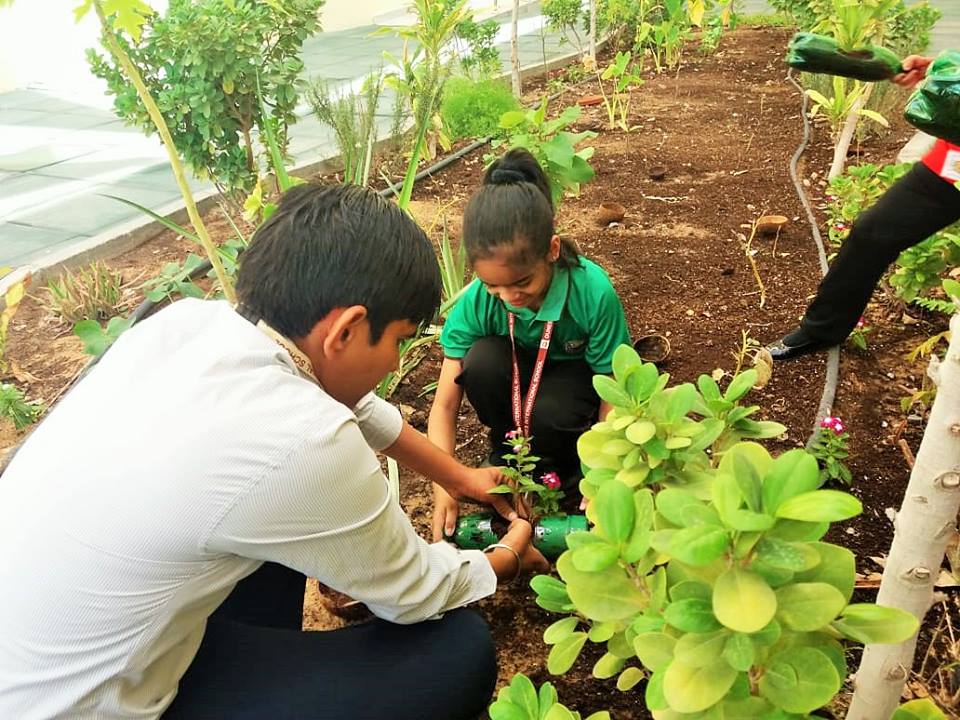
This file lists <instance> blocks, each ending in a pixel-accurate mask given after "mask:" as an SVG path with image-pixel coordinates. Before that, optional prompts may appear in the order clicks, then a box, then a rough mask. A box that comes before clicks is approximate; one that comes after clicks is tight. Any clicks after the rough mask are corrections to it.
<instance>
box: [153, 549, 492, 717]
mask: <svg viewBox="0 0 960 720" xmlns="http://www.w3.org/2000/svg"><path fill="white" fill-rule="evenodd" d="M305 581H306V578H304V576H303V575H301V574H300V573H298V572H295V571H293V570H290V569H288V568H286V567H283V566H280V565H276V564H273V563H266V564H264V565H263V566H262V567H261V568H260V569H259V570H257V571H256V572H255V573H253V574H252V575H250V576H249V577H247V578H245V579H244V580H243V581H241V582H240V583H238V584H237V587H236V588H235V589H234V591H233V592H232V593H231V594H230V596H229V597H228V598H227V600H226V601H224V603H223V605H221V606H220V607H219V608H218V609H217V611H216V612H215V613H214V614H213V615H212V616H211V617H210V620H209V622H208V624H207V630H206V633H205V634H204V637H203V642H202V643H201V645H200V649H199V651H198V652H197V656H196V658H194V660H193V663H192V664H191V665H190V667H189V668H188V669H187V672H186V674H185V675H184V677H183V679H182V680H181V681H180V689H179V692H178V694H177V697H176V699H175V700H174V702H173V704H172V705H171V706H170V707H169V709H168V710H167V712H166V713H164V715H163V720H347V719H349V720H424V719H425V718H431V720H474V719H475V718H477V717H478V716H479V715H480V714H481V712H482V711H483V710H484V709H485V708H486V706H487V703H489V702H490V699H491V695H492V693H493V688H494V684H495V682H496V676H497V667H496V655H495V651H494V646H493V639H492V637H491V635H490V630H489V628H488V627H487V624H486V622H484V620H483V619H482V618H481V617H480V616H479V615H478V614H477V613H475V612H474V611H472V610H465V609H459V610H454V611H452V612H449V613H447V614H445V615H444V616H443V618H441V619H440V620H429V621H425V622H421V623H417V624H415V625H396V624H393V623H388V622H385V621H383V620H373V621H371V622H369V623H366V624H364V625H356V626H352V627H347V628H344V629H342V630H332V631H329V632H302V631H301V630H300V626H301V616H302V613H303V592H304V587H305V585H304V583H305Z"/></svg>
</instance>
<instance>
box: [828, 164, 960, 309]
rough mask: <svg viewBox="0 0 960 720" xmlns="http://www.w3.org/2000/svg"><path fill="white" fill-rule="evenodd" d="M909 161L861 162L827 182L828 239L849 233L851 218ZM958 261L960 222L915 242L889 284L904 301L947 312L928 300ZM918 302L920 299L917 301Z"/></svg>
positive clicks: (899, 260)
mask: <svg viewBox="0 0 960 720" xmlns="http://www.w3.org/2000/svg"><path fill="white" fill-rule="evenodd" d="M910 167H911V166H910V164H901V165H887V166H885V167H883V168H878V167H877V166H876V165H869V164H868V165H860V166H857V167H851V168H847V171H846V173H844V174H843V175H840V176H838V177H836V178H834V179H833V180H831V181H830V185H829V186H828V187H827V201H828V204H827V207H826V210H827V218H828V222H829V226H828V233H829V237H830V241H831V242H832V243H833V244H834V245H837V246H839V245H840V244H842V243H843V242H844V241H845V240H846V238H847V236H848V235H849V234H850V229H851V227H852V225H853V222H854V220H855V219H856V218H857V217H858V216H859V215H860V214H861V213H862V212H863V211H864V210H866V209H867V208H868V207H870V206H871V205H873V203H874V202H876V201H877V200H878V199H879V198H880V196H881V195H883V193H884V192H886V190H887V188H889V187H890V186H891V185H892V184H893V183H894V182H896V181H897V180H899V179H900V178H901V177H903V176H904V175H905V174H906V173H907V172H908V171H909V169H910ZM958 264H960V223H957V224H954V225H951V226H950V227H948V228H945V229H944V230H941V231H940V232H938V233H936V234H935V235H932V236H930V237H929V238H927V239H926V240H924V241H923V242H921V243H919V244H917V245H914V246H913V247H912V248H909V249H907V250H905V251H904V252H902V253H901V254H900V257H898V258H897V262H896V269H895V270H894V272H893V274H892V275H891V276H890V285H891V286H893V288H894V291H895V292H896V294H897V296H898V297H900V298H901V299H902V300H904V301H906V302H917V303H918V304H921V305H923V306H924V307H927V308H928V309H943V310H946V311H949V306H946V305H942V306H941V305H939V304H938V303H933V304H931V303H928V302H927V301H925V300H924V298H928V299H929V300H935V299H936V298H931V297H930V291H931V290H932V289H934V288H938V287H939V286H940V285H941V282H942V279H943V276H944V274H945V273H946V272H947V271H948V270H950V269H951V268H953V267H956V266H957V265H958ZM918 301H919V302H918Z"/></svg>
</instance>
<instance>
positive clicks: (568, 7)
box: [540, 0, 589, 55]
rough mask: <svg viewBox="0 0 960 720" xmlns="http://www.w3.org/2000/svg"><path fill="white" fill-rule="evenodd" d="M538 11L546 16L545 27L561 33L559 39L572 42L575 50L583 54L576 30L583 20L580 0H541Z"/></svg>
mask: <svg viewBox="0 0 960 720" xmlns="http://www.w3.org/2000/svg"><path fill="white" fill-rule="evenodd" d="M540 11H541V12H542V13H543V17H544V18H546V21H547V28H548V29H549V30H550V31H552V32H558V33H563V37H562V38H561V40H565V41H566V42H572V43H573V44H574V45H575V46H576V48H577V52H578V53H580V54H581V55H583V53H584V45H583V39H582V38H581V37H580V33H579V32H578V30H577V28H578V26H580V24H581V23H582V20H583V14H584V4H583V2H582V0H543V2H541V3H540ZM588 12H589V11H588Z"/></svg>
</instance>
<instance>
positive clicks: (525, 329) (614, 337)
mask: <svg viewBox="0 0 960 720" xmlns="http://www.w3.org/2000/svg"><path fill="white" fill-rule="evenodd" d="M507 310H509V311H511V312H512V313H513V314H514V315H516V317H517V322H516V328H515V333H516V341H517V345H518V346H519V347H521V348H524V349H526V350H530V351H536V349H537V348H538V347H539V345H540V337H541V335H542V334H543V325H544V323H545V322H547V321H549V320H553V321H554V322H556V325H555V326H554V329H553V339H552V340H551V341H550V351H549V353H548V355H547V357H548V358H550V359H551V360H584V361H585V362H586V363H587V364H588V365H589V366H590V367H591V368H592V369H593V371H594V372H596V373H599V374H609V373H610V372H612V370H613V365H612V363H613V351H614V350H616V349H617V347H618V346H619V345H621V344H622V343H629V342H630V332H629V330H627V319H626V317H625V316H624V314H623V306H622V305H621V304H620V298H618V297H617V293H616V291H615V290H614V289H613V285H612V284H611V283H610V278H609V277H608V276H607V273H606V272H605V271H604V270H603V268H601V267H600V266H599V265H597V264H596V263H593V262H591V261H589V260H587V259H586V258H580V264H579V265H575V266H573V267H571V268H562V267H559V266H557V267H556V268H555V270H554V273H553V280H551V282H550V288H549V289H548V290H547V295H546V297H545V298H544V300H543V304H542V305H541V306H540V309H539V310H538V311H534V310H530V309H529V308H514V307H512V306H510V305H507V304H506V303H504V302H501V300H500V299H499V298H497V297H495V296H493V295H491V294H490V293H488V292H487V289H486V288H485V287H484V285H483V283H482V282H480V280H479V279H475V280H474V281H473V282H472V283H470V285H469V287H468V288H467V290H466V292H464V294H463V296H462V297H461V298H460V300H459V302H457V304H456V305H455V306H454V308H453V310H451V311H450V315H449V316H448V317H447V320H446V322H445V323H444V325H443V332H442V333H441V335H440V344H441V345H443V351H444V354H446V356H447V357H450V358H462V357H463V356H464V355H466V354H467V350H469V349H470V347H471V346H472V345H473V343H474V342H476V341H477V340H479V339H480V338H483V337H487V336H489V335H499V336H507V335H509V333H510V331H509V327H508V325H507Z"/></svg>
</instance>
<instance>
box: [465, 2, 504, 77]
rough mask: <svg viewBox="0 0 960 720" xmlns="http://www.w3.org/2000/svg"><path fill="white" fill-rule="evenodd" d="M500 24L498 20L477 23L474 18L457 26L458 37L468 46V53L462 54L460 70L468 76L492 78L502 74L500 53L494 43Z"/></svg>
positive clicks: (469, 18)
mask: <svg viewBox="0 0 960 720" xmlns="http://www.w3.org/2000/svg"><path fill="white" fill-rule="evenodd" d="M499 30H500V23H498V22H497V21H496V20H484V21H483V22H479V23H478V22H476V21H475V20H474V19H473V18H472V17H468V18H467V19H465V20H463V21H461V22H460V24H459V25H457V37H458V38H459V39H460V40H462V41H463V42H465V43H466V44H467V47H468V48H469V50H470V51H469V52H468V53H461V55H460V68H461V69H462V70H463V72H464V73H465V74H467V75H468V76H470V77H472V78H475V79H479V78H491V77H496V76H497V75H499V74H500V72H501V70H502V68H501V65H500V51H499V50H497V48H496V45H495V44H494V42H495V41H496V37H497V32H499Z"/></svg>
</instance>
